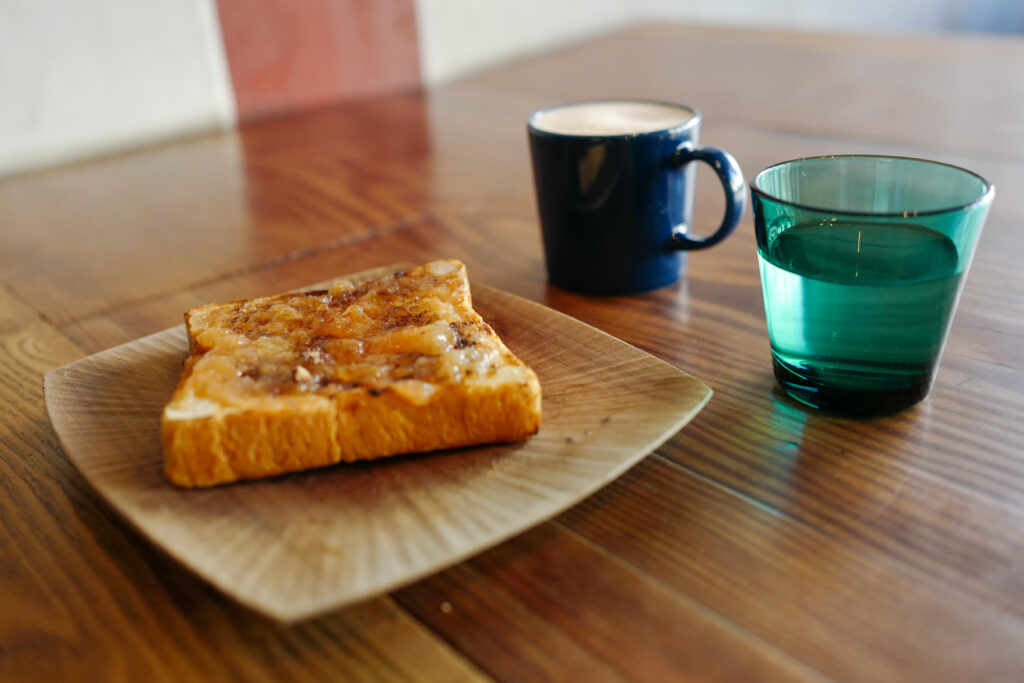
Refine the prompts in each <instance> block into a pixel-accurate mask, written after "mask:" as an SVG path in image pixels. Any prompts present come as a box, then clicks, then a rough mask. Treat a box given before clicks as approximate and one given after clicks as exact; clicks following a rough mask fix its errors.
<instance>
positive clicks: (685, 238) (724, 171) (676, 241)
mask: <svg viewBox="0 0 1024 683" xmlns="http://www.w3.org/2000/svg"><path fill="white" fill-rule="evenodd" d="M691 161H703V162H704V163H706V164H707V165H708V166H710V167H711V168H712V169H713V170H714V172H715V173H716V174H717V175H718V180H719V181H721V183H722V189H723V190H725V216H724V217H723V218H722V224H721V225H719V226H718V230H716V231H715V232H714V233H712V234H711V235H709V236H707V237H701V236H699V235H693V236H690V235H687V234H686V233H684V232H676V233H673V234H672V238H671V239H670V240H669V246H670V247H672V248H675V249H690V250H694V249H707V248H708V247H711V246H714V245H716V244H718V243H719V242H721V241H722V240H724V239H725V238H726V237H728V236H729V233H731V232H732V231H733V229H734V228H735V227H736V225H737V224H738V223H739V222H740V218H742V217H743V210H744V209H745V208H746V205H747V194H746V192H745V191H744V183H743V172H742V171H740V166H739V164H738V163H736V160H735V159H734V158H733V157H732V155H731V154H729V153H728V152H726V151H725V150H723V149H718V148H717V147H694V145H693V143H691V142H684V143H683V144H681V145H679V147H677V148H676V151H675V153H674V154H673V155H672V158H671V163H672V164H673V165H675V166H677V167H679V168H682V167H683V166H686V165H687V164H688V163H690V162H691Z"/></svg>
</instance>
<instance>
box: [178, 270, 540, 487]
mask: <svg viewBox="0 0 1024 683" xmlns="http://www.w3.org/2000/svg"><path fill="white" fill-rule="evenodd" d="M185 324H186V327H187V330H188V339H189V356H188V358H187V359H186V361H185V367H184V371H183V373H182V377H181V381H180V382H179V384H178V387H177V389H176V390H175V392H174V396H173V397H172V398H171V401H170V403H168V405H167V407H166V408H165V409H164V412H163V417H162V425H161V426H162V436H163V445H164V460H165V469H166V473H167V477H168V478H169V479H170V480H171V481H172V482H173V483H175V484H177V485H179V486H188V487H192V486H212V485H215V484H223V483H226V482H231V481H235V480H238V479H251V478H257V477H268V476H273V475H276V474H281V473H284V472H294V471H297V470H304V469H308V468H311V467H319V466H322V465H330V464H333V463H337V462H342V461H346V462H347V461H354V460H369V459H373V458H380V457H384V456H388V455H396V454H399V453H414V452H420V451H431V450H436V449H441V448H453V447H457V446H469V445H474V444H483V443H498V442H511V441H519V440H522V439H525V438H526V437H528V436H530V435H531V434H534V433H536V431H537V429H538V428H539V426H540V405H541V398H540V396H541V394H540V384H539V382H538V381H537V376H536V374H535V373H534V372H533V371H532V370H531V369H530V368H528V367H527V366H526V365H525V364H524V363H523V362H522V361H520V360H519V359H518V358H516V357H515V356H514V355H513V354H512V352H511V351H509V350H508V348H506V347H505V345H504V344H503V343H502V341H501V339H499V338H498V335H497V334H495V332H494V330H493V329H491V327H490V326H489V325H488V324H487V323H485V322H484V320H483V319H482V318H481V317H480V316H479V315H478V314H477V313H476V312H475V311H474V310H473V307H472V303H471V299H470V292H469V282H468V280H467V277H466V269H465V266H463V265H462V263H460V262H459V261H455V260H443V261H435V262H433V263H428V264H426V265H423V266H419V267H416V268H412V269H410V270H407V271H404V272H401V273H396V274H394V275H391V276H388V277H385V278H382V279H379V280H374V281H372V282H368V283H365V284H359V285H353V284H351V283H349V282H345V281H343V282H339V283H336V284H334V285H333V286H331V288H330V289H329V290H323V291H316V292H304V293H300V294H281V295H277V296H270V297H261V298H257V299H251V300H248V301H235V302H232V303H227V304H210V305H207V306H202V307H200V308H196V309H194V310H191V311H189V312H188V313H186V314H185Z"/></svg>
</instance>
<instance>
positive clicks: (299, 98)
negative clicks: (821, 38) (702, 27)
mask: <svg viewBox="0 0 1024 683" xmlns="http://www.w3.org/2000/svg"><path fill="white" fill-rule="evenodd" d="M657 21H673V22H688V23H697V24H718V25H742V26H747V27H750V26H754V27H765V28H783V29H787V30H795V31H800V30H811V29H813V30H816V31H822V30H824V31H829V32H845V33H874V34H882V33H886V34H893V33H897V34H898V33H915V34H921V33H938V32H943V33H961V34H964V39H965V40H969V39H970V34H972V33H978V32H985V33H990V34H991V33H998V34H1004V35H1005V36H1006V38H1005V39H1007V40H1017V39H1019V38H1017V37H1016V36H1017V34H1020V33H1021V32H1022V31H1024V2H1021V1H1020V0H858V1H857V2H850V1H849V0H775V1H774V2H763V0H731V1H730V2H721V1H716V0H373V1H371V0H145V2H139V1H138V0H90V1H89V2H82V1H81V0H46V1H40V0H0V101H2V103H3V106H2V107H0V175H11V174H16V173H22V172H26V171H30V170H34V169H39V168H45V167H47V166H52V165H56V164H61V163H66V162H69V161H74V160H77V159H82V158H88V157H91V156H95V155H99V154H105V153H109V152H111V151H115V150H121V149H126V148H130V147H133V146H137V145H144V144H149V143H153V142H158V141H163V140H169V139H174V138H177V137H182V136H187V135H193V134H196V133H199V132H203V131H209V130H215V129H230V128H233V127H234V126H235V125H237V124H238V123H239V122H245V121H251V120H256V119H259V118H263V117H268V116H273V115H277V114H282V113H286V112H288V111H291V110H295V109H298V108H303V107H311V106H321V105H324V104H328V103H331V102H338V101H344V100H346V99H353V98H359V97H366V96H371V95H374V94H379V93H386V92H398V91H403V90H413V89H417V88H421V87H431V86H437V85H442V84H444V83H446V82H449V81H451V80H454V79H458V78H460V77H462V76H466V75H469V74H472V73H473V72H476V71H479V70H481V69H485V68H487V67H489V66H493V65H496V64H499V63H501V62H504V61H507V60H511V59H515V58H518V57H522V56H525V55H529V54H533V53H537V52H542V51H545V50H550V49H554V48H557V47H558V46H560V45H565V44H569V43H573V42H578V41H581V40H585V39H587V38H590V37H593V36H596V35H600V34H604V33H609V32H613V31H616V30H620V29H622V28H626V27H629V26H633V25H638V24H645V23H651V22H657Z"/></svg>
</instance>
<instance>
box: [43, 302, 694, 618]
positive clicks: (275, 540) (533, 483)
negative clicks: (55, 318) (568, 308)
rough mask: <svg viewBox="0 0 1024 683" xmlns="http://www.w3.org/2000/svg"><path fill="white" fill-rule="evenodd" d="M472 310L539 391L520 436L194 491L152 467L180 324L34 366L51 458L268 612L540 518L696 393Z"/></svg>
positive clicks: (607, 472)
mask: <svg viewBox="0 0 1024 683" xmlns="http://www.w3.org/2000/svg"><path fill="white" fill-rule="evenodd" d="M472 289H473V300H474V307H475V308H476V309H477V311H478V312H479V313H480V314H481V315H482V316H483V317H484V319H486V320H487V321H488V322H490V323H491V324H492V326H493V327H494V328H495V330H496V331H497V332H498V334H499V335H500V336H501V337H502V339H504V340H505V342H506V344H507V345H508V346H509V347H510V348H511V349H512V351H513V352H514V353H516V354H517V355H519V357H520V358H522V359H523V360H524V361H525V362H526V363H528V364H529V365H531V366H532V367H533V368H534V369H535V370H536V372H537V375H538V376H539V377H540V381H541V386H542V390H543V395H544V398H543V419H542V426H541V429H540V432H539V433H538V434H537V435H536V436H534V437H533V438H531V439H529V440H528V441H526V442H523V443H520V444H514V445H507V446H489V447H480V448H466V449H459V450H453V451H445V452H439V453H433V454H430V455H417V456H406V457H400V458H392V459H385V460H382V461H378V462H375V463H362V464H355V465H338V466H334V467H328V468H323V469H319V470H314V471H310V472H304V473H299V474H292V475H287V476H283V477H278V478H275V479H271V480H263V481H256V482H247V483H240V484H232V485H229V486H224V487H220V488H214V489H208V490H195V491H188V490H180V489H177V488H175V487H173V486H171V485H170V484H169V483H168V482H167V481H166V480H165V479H164V476H163V470H162V467H163V460H162V455H161V452H160V436H159V433H160V413H161V411H162V409H163V406H164V404H165V403H166V402H167V400H168V399H169V398H170V396H171V393H172V391H173V390H174V387H175V384H176V383H177V381H178V377H179V373H180V372H181V364H182V359H183V358H184V356H185V354H186V352H187V342H186V339H185V331H184V327H177V328H172V329H169V330H165V331H163V332H159V333H157V334H154V335H151V336H149V337H145V338H143V339H139V340H137V341H134V342H131V343H129V344H125V345H122V346H119V347H116V348H113V349H109V350H107V351H104V352H101V353H98V354H95V355H93V356H89V357H88V358H84V359H82V360H80V361H77V362H75V363H71V364H70V365H65V366H64V367H61V368H57V369H55V370H52V371H50V372H49V373H47V374H46V378H45V392H46V404H47V408H48V410H49V413H50V419H51V420H52V421H53V425H54V428H55V430H56V432H57V434H58V435H59V437H60V440H61V442H62V443H63V445H64V449H65V450H66V452H67V454H68V456H69V457H70V459H71V460H72V462H74V464H75V466H76V467H77V468H78V469H79V471H80V472H81V473H82V475H83V476H84V477H85V478H86V479H87V480H88V481H89V482H90V484H92V486H93V487H95V489H96V490H97V491H98V492H99V494H100V495H101V496H103V497H104V498H105V499H106V500H107V501H108V502H109V503H110V505H112V506H113V507H114V508H115V509H116V510H117V511H119V512H120V513H121V514H122V515H124V516H125V517H126V518H127V519H128V520H129V521H130V522H131V523H132V524H134V525H135V527H136V528H137V529H138V530H139V531H140V532H141V533H142V534H143V535H144V536H146V537H147V538H148V539H149V540H150V541H152V542H153V543H154V544H156V545H157V546H159V547H160V548H163V549H164V550H165V551H166V552H168V553H169V554H170V555H171V556H173V557H175V558H176V559H178V560H179V561H180V562H182V563H183V564H184V565H186V566H187V567H189V568H190V569H192V570H193V571H194V572H195V573H197V574H198V575H199V576H201V577H203V578H204V579H206V580H207V581H209V582H210V583H211V584H213V585H214V586H216V587H217V588H218V589H220V590H221V591H223V592H224V593H225V594H227V595H228V596H230V597H232V598H234V599H235V600H237V601H239V602H240V603H242V604H244V605H247V606H249V607H250V608H252V609H253V610H256V611H257V612H260V613H262V614H265V615H266V616H269V617H271V618H273V619H276V620H279V621H285V622H289V621H297V620H301V619H307V618H310V617H313V616H316V615H318V614H322V613H324V612H327V611H330V610H334V609H336V608H338V607H341V606H343V605H345V604H348V603H351V602H354V601H357V600H360V599H363V598H367V597H370V596H373V595H375V594H379V593H382V592H386V591H390V590H392V589H395V588H397V587H399V586H401V585H403V584H407V583H410V582H412V581H414V580H416V579H418V578H421V577H423V576H426V575H428V574H431V573H433V572H436V571H438V570H440V569H443V568H444V567H447V566H450V565H452V564H454V563H456V562H458V561H460V560H463V559H465V558H467V557H469V556H471V555H473V554H475V553H478V552H480V551H481V550H483V549H485V548H488V547H490V546H493V545H495V544H497V543H499V542H500V541H502V540H504V539H506V538H509V537H511V536H513V535H515V534H517V533H519V532H522V531H524V530H525V529H527V528H529V527H531V526H533V525H535V524H537V523H539V522H542V521H544V520H546V519H548V518H550V517H552V516H553V515H555V514H557V513H558V512H560V511H562V510H564V509H566V508H568V507H569V506H571V505H573V504H574V503H577V502H578V501H580V500H582V499H583V498H585V497H586V496H588V495H589V494H591V493H593V492H594V491H596V490H597V489H599V488H600V487H602V486H603V485H605V484H607V483H608V482H609V481H611V480H612V479H614V478H615V477H617V476H618V475H619V474H621V473H622V472H623V471H625V470H626V469H627V468H628V467H630V466H631V465H632V464H634V463H636V462H637V461H638V460H640V459H641V458H643V457H644V456H646V455H647V454H648V453H650V452H651V451H653V450H654V449H655V448H657V447H658V446H659V445H660V444H662V443H663V442H664V441H665V440H666V439H668V438H669V437H671V436H672V435H673V434H675V433H676V432H677V431H678V430H679V429H681V428H682V427H683V425H685V424H686V423H687V422H688V421H689V420H690V419H691V418H693V416H694V415H696V414H697V413H698V412H699V411H700V409H701V408H702V407H703V406H704V405H705V404H706V403H707V401H708V399H709V398H710V397H711V390H710V389H709V388H708V387H707V386H705V385H704V384H703V383H701V382H700V381H699V380H697V379H695V378H693V377H691V376H689V375H687V374H685V373H683V372H681V371H680V370H677V369H676V368H673V367H672V366H670V365H668V364H667V363H664V362H662V361H660V360H658V359H656V358H654V357H653V356H651V355H649V354H647V353H644V352H643V351H640V350H639V349H637V348H635V347H633V346H630V345H628V344H626V343H624V342H622V341H620V340H618V339H615V338H614V337H611V336H609V335H607V334H605V333H603V332H600V331H599V330H596V329H594V328H592V327H590V326H588V325H585V324H583V323H581V322H579V321H577V320H574V319H573V318H570V317H568V316H566V315H563V314H561V313H558V312H556V311H553V310H551V309H549V308H546V307H544V306H541V305H539V304H536V303H533V302H530V301H526V300H524V299H521V298H518V297H515V296H513V295H511V294H508V293H505V292H502V291H499V290H496V289H492V288H489V287H485V286H481V285H475V286H473V288H472Z"/></svg>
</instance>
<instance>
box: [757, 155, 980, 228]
mask: <svg viewBox="0 0 1024 683" xmlns="http://www.w3.org/2000/svg"><path fill="white" fill-rule="evenodd" d="M821 159H890V160H893V161H911V162H914V163H917V164H927V165H929V166H945V167H946V168H950V169H953V170H954V171H958V172H960V173H963V174H965V175H969V176H973V177H975V178H977V179H978V180H980V181H981V183H982V185H983V189H984V191H983V192H982V193H981V195H980V196H979V197H977V198H976V199H972V200H971V201H969V202H965V203H962V204H955V205H952V206H946V207H942V208H938V209H927V210H920V211H914V210H904V211H849V210H840V209H837V208H835V207H828V206H815V205H813V204H803V203H800V202H794V201H790V200H788V199H783V198H781V197H777V196H775V195H773V194H772V193H770V192H768V191H766V190H764V189H762V188H761V187H759V186H758V184H757V181H758V180H759V179H760V178H761V176H763V175H764V174H765V173H767V172H769V171H771V170H772V169H775V168H778V167H780V166H788V165H791V164H796V163H799V162H802V161H818V160H821ZM750 191H751V192H753V193H754V194H756V195H759V196H761V197H764V198H766V199H770V200H771V201H773V202H778V203H780V204H786V205H787V206H792V207H795V208H798V209H804V210H806V211H818V212H821V213H829V212H834V213H841V214H843V215H846V216H860V217H876V218H909V217H911V216H934V215H938V214H943V213H952V212H955V211H966V210H968V209H973V208H974V207H976V206H981V205H982V204H985V203H987V202H990V201H992V197H993V196H994V195H995V191H996V188H995V185H993V184H992V183H990V182H989V181H988V180H986V179H985V178H984V176H982V175H981V174H979V173H975V172H974V171H971V170H969V169H966V168H964V167H963V166H957V165H956V164H950V163H946V162H945V161H934V160H932V159H921V158H919V157H910V156H902V155H892V154H820V155H817V156H809V157H798V158H796V159H788V160H786V161H779V162H777V163H774V164H772V165H770V166H765V167H764V168H762V169H761V170H760V171H758V172H757V174H756V175H755V176H754V178H753V180H751V181H750Z"/></svg>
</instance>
